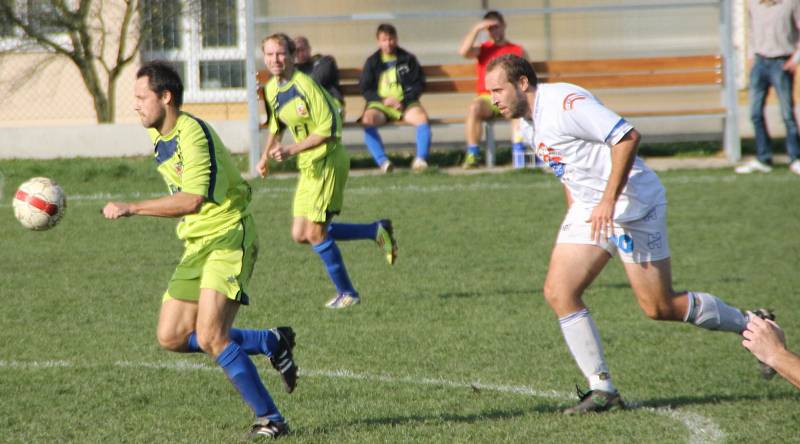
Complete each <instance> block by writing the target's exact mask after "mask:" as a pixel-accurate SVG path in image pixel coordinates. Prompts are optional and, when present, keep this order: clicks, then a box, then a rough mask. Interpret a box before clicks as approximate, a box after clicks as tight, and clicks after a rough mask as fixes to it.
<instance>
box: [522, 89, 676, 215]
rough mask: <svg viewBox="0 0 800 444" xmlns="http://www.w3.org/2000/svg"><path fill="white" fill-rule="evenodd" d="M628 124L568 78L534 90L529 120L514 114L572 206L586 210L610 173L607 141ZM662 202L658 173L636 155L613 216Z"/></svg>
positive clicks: (641, 211)
mask: <svg viewBox="0 0 800 444" xmlns="http://www.w3.org/2000/svg"><path fill="white" fill-rule="evenodd" d="M632 129H633V126H632V125H631V124H630V123H628V122H627V121H626V120H625V119H623V118H622V117H620V116H619V115H618V114H616V113H615V112H613V111H611V110H609V109H608V108H606V107H605V106H603V104H602V103H600V101H599V100H598V99H597V98H596V97H594V96H593V95H592V93H590V92H589V91H587V90H585V89H583V88H581V87H579V86H577V85H572V84H569V83H552V84H542V85H539V86H538V87H537V89H536V100H535V103H534V106H533V120H532V121H531V120H528V119H526V118H522V119H520V134H521V135H522V137H523V138H524V140H525V141H526V142H527V143H528V144H530V146H531V147H532V148H533V149H534V150H535V151H536V155H537V156H539V158H540V159H542V160H544V162H545V163H547V164H548V165H549V166H550V167H551V168H552V169H553V173H554V174H555V175H556V177H558V178H560V179H561V182H562V183H563V184H564V185H565V186H566V187H567V189H568V190H569V192H570V195H571V196H572V199H573V205H579V206H581V207H583V208H584V209H585V210H587V211H591V210H592V209H593V208H594V207H595V206H597V204H598V203H599V202H600V199H601V198H602V196H603V192H604V191H605V189H606V184H607V183H608V177H609V175H610V173H611V146H613V145H614V144H616V143H618V142H619V141H620V139H622V137H623V136H625V134H627V133H628V132H629V131H631V130H632ZM665 203H666V192H665V191H664V187H663V186H662V185H661V181H659V180H658V176H657V175H656V173H654V172H653V170H651V169H650V168H648V167H647V165H645V164H644V161H642V159H641V158H639V157H638V156H636V159H635V161H634V163H633V167H632V168H631V172H630V174H629V175H628V183H627V184H626V185H625V188H624V189H623V190H622V194H621V195H620V196H619V199H618V200H617V204H616V207H615V210H614V220H615V221H618V222H626V221H632V220H637V219H641V218H642V217H644V216H645V215H646V214H647V213H648V212H649V211H650V210H651V209H652V208H653V207H655V206H656V205H661V204H665Z"/></svg>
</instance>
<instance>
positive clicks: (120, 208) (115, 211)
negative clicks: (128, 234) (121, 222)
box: [103, 202, 133, 219]
mask: <svg viewBox="0 0 800 444" xmlns="http://www.w3.org/2000/svg"><path fill="white" fill-rule="evenodd" d="M132 215H133V213H132V212H131V206H130V204H128V203H127V202H109V203H107V204H106V206H105V207H103V216H104V217H105V218H106V219H119V218H120V217H128V216H132Z"/></svg>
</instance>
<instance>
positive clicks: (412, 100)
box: [359, 23, 431, 173]
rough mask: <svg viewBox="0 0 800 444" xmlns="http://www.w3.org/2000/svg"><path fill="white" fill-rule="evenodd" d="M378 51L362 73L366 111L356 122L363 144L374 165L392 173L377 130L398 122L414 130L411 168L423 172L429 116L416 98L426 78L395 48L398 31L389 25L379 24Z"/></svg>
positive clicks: (408, 56)
mask: <svg viewBox="0 0 800 444" xmlns="http://www.w3.org/2000/svg"><path fill="white" fill-rule="evenodd" d="M376 36H377V39H378V47H379V49H378V50H377V51H375V53H373V54H372V55H371V56H369V58H367V61H366V63H364V69H363V71H362V72H361V80H360V82H359V86H360V87H361V94H362V95H363V96H364V98H365V99H366V101H367V107H366V109H365V110H364V114H363V115H362V116H361V118H360V119H359V121H360V122H361V124H362V125H364V141H365V143H366V144H367V148H368V149H369V151H370V153H371V154H372V157H373V158H374V159H375V163H376V164H378V166H379V167H380V168H381V170H382V171H383V172H384V173H389V172H391V171H392V168H393V166H392V162H391V161H390V160H389V159H388V158H387V157H386V153H385V151H384V148H383V142H382V141H381V136H380V134H378V128H377V127H379V126H381V125H383V124H385V123H386V122H388V121H391V120H400V119H402V120H403V121H405V122H407V123H410V124H411V125H414V126H415V127H416V131H417V135H416V139H417V155H416V157H415V158H414V161H413V163H412V164H411V168H412V169H413V170H414V171H422V170H424V169H426V168H427V167H428V163H427V161H426V159H427V157H428V150H429V148H430V144H431V127H430V125H428V115H427V113H426V112H425V109H424V108H423V107H422V104H421V103H420V102H419V98H420V96H421V95H422V90H423V88H424V87H425V75H424V74H423V73H422V68H421V67H420V65H419V62H418V61H417V58H416V57H415V56H414V55H413V54H411V53H409V52H408V51H406V50H404V49H403V48H400V47H398V46H397V30H396V29H395V27H394V26H392V25H390V24H386V23H384V24H381V25H380V26H378V31H377V32H376Z"/></svg>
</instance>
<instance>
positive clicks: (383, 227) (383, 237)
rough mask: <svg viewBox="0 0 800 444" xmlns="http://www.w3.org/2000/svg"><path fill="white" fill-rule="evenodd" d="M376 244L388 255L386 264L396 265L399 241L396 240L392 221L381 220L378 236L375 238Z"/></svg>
mask: <svg viewBox="0 0 800 444" xmlns="http://www.w3.org/2000/svg"><path fill="white" fill-rule="evenodd" d="M375 242H377V244H378V246H379V247H381V248H383V251H384V252H385V253H386V262H388V263H389V265H394V263H395V261H396V260H397V239H395V238H394V228H392V221H391V220H389V219H381V220H379V221H378V234H377V235H376V236H375Z"/></svg>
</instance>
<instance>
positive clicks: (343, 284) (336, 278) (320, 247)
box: [313, 237, 358, 295]
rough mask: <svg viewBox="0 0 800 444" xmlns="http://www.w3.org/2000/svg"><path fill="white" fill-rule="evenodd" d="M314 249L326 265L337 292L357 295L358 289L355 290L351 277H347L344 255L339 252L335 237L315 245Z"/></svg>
mask: <svg viewBox="0 0 800 444" xmlns="http://www.w3.org/2000/svg"><path fill="white" fill-rule="evenodd" d="M313 248H314V251H316V252H317V254H319V257H320V258H321V259H322V262H323V263H324V264H325V268H326V269H327V270H328V276H329V277H330V278H331V281H333V285H334V286H336V291H337V292H338V293H350V294H352V295H357V294H358V293H356V289H355V288H353V284H352V283H351V282H350V276H348V275H347V268H345V266H344V260H343V259H342V253H341V252H340V251H339V247H337V246H336V242H334V240H333V237H329V238H327V239H325V240H324V241H322V242H320V243H318V244H317V245H314V246H313Z"/></svg>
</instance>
